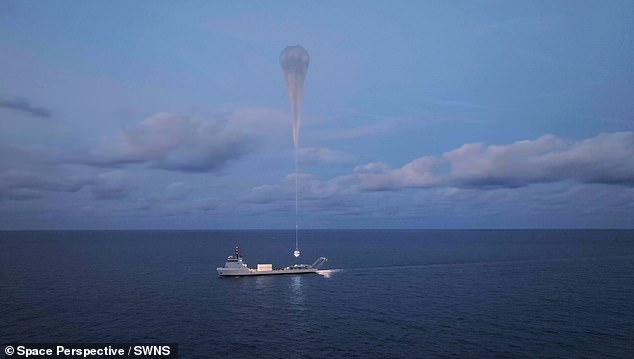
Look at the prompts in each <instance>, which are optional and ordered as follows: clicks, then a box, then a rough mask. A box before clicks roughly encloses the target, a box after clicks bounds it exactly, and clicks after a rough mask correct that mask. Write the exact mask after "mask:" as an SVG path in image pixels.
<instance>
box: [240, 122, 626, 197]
mask: <svg viewBox="0 0 634 359" xmlns="http://www.w3.org/2000/svg"><path fill="white" fill-rule="evenodd" d="M563 182H577V183H581V184H601V185H608V186H609V185H621V186H625V187H634V132H615V133H604V134H599V135H597V136H595V137H592V138H588V139H585V140H581V141H569V140H566V139H563V138H560V137H557V136H553V135H545V136H542V137H539V138H537V139H535V140H525V141H517V142H514V143H511V144H507V145H487V144H484V143H471V144H465V145H462V146H460V147H459V148H457V149H455V150H452V151H449V152H446V153H444V154H442V155H441V156H423V157H420V158H418V159H416V160H414V161H411V162H409V163H407V164H405V165H404V166H402V167H400V168H392V167H390V166H389V165H388V164H386V163H382V162H373V163H368V164H364V165H359V166H357V167H355V168H354V171H353V173H352V174H349V175H345V176H340V177H335V178H332V179H330V180H325V181H322V180H319V179H316V178H314V177H312V176H310V175H307V174H300V177H299V186H300V193H301V197H302V198H303V199H304V200H307V199H308V200H310V199H329V198H336V197H339V196H347V195H350V194H355V193H357V194H358V193H363V192H365V193H369V192H383V191H398V190H402V189H407V188H428V189H432V188H437V189H439V190H442V193H444V195H447V196H452V195H454V194H455V193H458V192H459V191H460V190H465V189H469V190H495V189H515V188H519V187H526V186H530V185H536V184H543V183H563ZM293 183H294V177H293V175H289V176H288V177H286V178H285V180H284V181H283V183H282V184H279V185H266V186H259V187H255V188H253V189H252V190H251V191H250V193H249V194H248V195H247V196H245V197H244V198H243V200H244V201H245V202H250V203H258V204H264V203H272V202H275V201H279V200H289V199H290V198H291V194H292V193H293V191H294V185H293Z"/></svg>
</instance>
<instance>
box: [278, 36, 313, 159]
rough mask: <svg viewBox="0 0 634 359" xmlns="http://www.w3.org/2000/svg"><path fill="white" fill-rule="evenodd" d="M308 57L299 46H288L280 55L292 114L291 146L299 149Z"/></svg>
mask: <svg viewBox="0 0 634 359" xmlns="http://www.w3.org/2000/svg"><path fill="white" fill-rule="evenodd" d="M309 61H310V56H308V52H307V51H306V50H305V49H304V48H303V47H301V46H299V45H295V46H289V47H287V48H285V49H284V51H282V54H281V55H280V64H281V65H282V70H284V77H285V78H286V87H287V88H288V97H289V98H290V100H291V112H292V113H293V145H295V149H297V148H298V147H299V128H300V125H301V122H302V98H303V96H304V79H305V78H306V72H307V71H308V63H309Z"/></svg>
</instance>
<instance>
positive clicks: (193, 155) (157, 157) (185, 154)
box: [73, 113, 251, 172]
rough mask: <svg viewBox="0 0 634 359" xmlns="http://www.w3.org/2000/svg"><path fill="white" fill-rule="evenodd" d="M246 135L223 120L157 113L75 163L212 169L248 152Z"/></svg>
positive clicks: (103, 142) (202, 170)
mask: <svg viewBox="0 0 634 359" xmlns="http://www.w3.org/2000/svg"><path fill="white" fill-rule="evenodd" d="M250 149H251V148H250V142H249V141H248V139H247V136H246V135H245V134H244V133H243V132H240V131H237V130H233V129H228V128H227V126H226V123H225V122H222V121H216V120H201V119H197V118H192V117H189V116H181V115H174V114H169V113H159V114H155V115H153V116H150V117H148V118H147V119H145V120H143V121H142V122H141V123H140V124H139V125H137V126H134V127H131V128H127V129H123V130H121V131H119V133H118V134H117V135H115V136H112V137H106V138H104V139H103V140H102V142H101V145H100V146H99V148H98V149H97V150H96V151H94V152H93V153H91V154H89V155H88V156H80V157H78V158H75V159H73V161H75V162H80V163H85V164H91V165H98V166H120V165H124V164H133V163H145V164H148V165H149V166H151V167H156V168H162V169H167V170H174V171H182V172H214V171H218V170H220V169H221V168H222V167H223V166H225V165H226V164H227V162H229V161H230V160H233V159H237V158H239V157H241V156H243V155H244V154H246V153H247V152H249V151H250Z"/></svg>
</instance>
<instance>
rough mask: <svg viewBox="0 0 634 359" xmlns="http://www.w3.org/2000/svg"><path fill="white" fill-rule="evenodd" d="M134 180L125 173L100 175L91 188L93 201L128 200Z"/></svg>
mask: <svg viewBox="0 0 634 359" xmlns="http://www.w3.org/2000/svg"><path fill="white" fill-rule="evenodd" d="M132 188H133V185H132V178H131V177H130V176H129V175H127V174H126V173H125V172H123V171H112V172H105V173H100V174H99V175H97V176H96V178H95V179H94V182H93V186H92V187H91V191H92V196H93V199H108V200H109V199H121V198H126V197H128V195H129V194H130V191H131V190H132Z"/></svg>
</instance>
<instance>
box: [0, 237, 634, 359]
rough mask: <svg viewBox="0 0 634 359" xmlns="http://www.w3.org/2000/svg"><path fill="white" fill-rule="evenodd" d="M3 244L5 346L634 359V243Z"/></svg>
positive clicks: (284, 240) (185, 240) (162, 240)
mask: <svg viewBox="0 0 634 359" xmlns="http://www.w3.org/2000/svg"><path fill="white" fill-rule="evenodd" d="M236 243H237V244H239V245H240V248H241V252H242V254H243V256H244V259H245V261H246V262H247V263H249V264H250V265H251V266H252V267H254V266H255V265H257V263H273V264H274V265H277V266H282V265H289V264H292V263H295V259H294V258H293V257H292V251H293V249H294V232H292V231H209V232H194V231H156V232H153V231H37V232H30V231H24V232H0V343H7V342H147V343H151V342H176V343H179V353H180V357H181V358H344V357H345V358H634V231H631V230H630V231H626V230H510V231H507V230H495V231H488V230H477V231H474V230H464V231H459V230H457V231H454V230H446V231H444V230H429V231H426V230H424V231H421V230H401V231H399V230H378V231H377V230H367V231H347V230H332V231H330V230H322V231H304V232H302V233H301V235H300V247H301V249H302V257H300V259H301V262H304V263H312V262H313V260H314V259H315V258H316V257H318V256H326V257H328V259H329V261H328V263H327V264H326V265H325V266H324V268H326V269H333V270H332V271H325V272H323V273H322V274H321V275H304V276H269V277H252V278H219V277H217V274H216V271H215V268H216V267H218V266H222V265H224V261H225V259H226V256H227V255H230V254H232V252H233V247H234V245H235V244H236Z"/></svg>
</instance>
